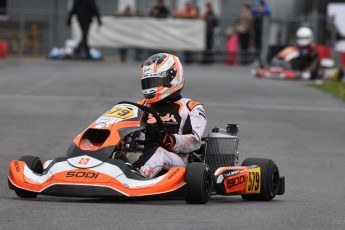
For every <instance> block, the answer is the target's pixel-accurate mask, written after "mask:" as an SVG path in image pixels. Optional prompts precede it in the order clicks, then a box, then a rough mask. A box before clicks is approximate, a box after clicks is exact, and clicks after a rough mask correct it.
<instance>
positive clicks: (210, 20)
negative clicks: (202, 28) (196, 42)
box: [201, 2, 218, 63]
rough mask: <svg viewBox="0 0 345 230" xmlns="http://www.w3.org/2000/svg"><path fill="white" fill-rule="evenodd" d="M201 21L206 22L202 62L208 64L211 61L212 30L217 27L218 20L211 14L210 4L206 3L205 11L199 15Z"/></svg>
mask: <svg viewBox="0 0 345 230" xmlns="http://www.w3.org/2000/svg"><path fill="white" fill-rule="evenodd" d="M201 19H202V20H204V21H205V22H206V51H205V52H204V59H203V61H202V62H203V63H210V62H212V61H213V55H212V47H213V32H214V29H215V28H216V27H217V26H218V19H217V17H216V15H215V14H214V12H213V8H212V4H211V3H209V2H208V3H206V11H205V13H204V14H202V15H201Z"/></svg>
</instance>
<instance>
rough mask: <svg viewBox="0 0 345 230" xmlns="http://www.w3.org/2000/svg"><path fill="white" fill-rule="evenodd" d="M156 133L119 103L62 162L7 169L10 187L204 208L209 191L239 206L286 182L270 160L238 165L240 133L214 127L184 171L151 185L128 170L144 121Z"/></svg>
mask: <svg viewBox="0 0 345 230" xmlns="http://www.w3.org/2000/svg"><path fill="white" fill-rule="evenodd" d="M149 113H150V114H152V115H153V116H154V117H155V118H156V120H157V124H158V126H159V128H162V127H163V126H162V121H161V120H160V117H159V115H158V114H157V113H156V112H155V111H153V110H152V109H151V108H149V107H146V106H142V105H138V104H135V103H131V102H121V103H118V104H117V105H115V106H114V107H113V108H112V109H111V110H109V111H107V112H106V113H105V114H103V115H102V116H101V117H100V118H98V119H97V120H96V121H95V122H93V123H92V124H91V125H90V126H89V127H88V128H87V129H86V130H84V131H83V132H82V133H80V134H79V135H77V136H76V138H75V139H74V141H73V143H72V144H71V146H70V148H69V149H68V151H67V156H66V157H58V158H55V159H54V160H49V161H47V162H45V163H44V164H42V162H41V160H40V159H39V158H38V157H35V156H23V157H22V158H21V159H20V160H13V161H11V162H10V174H9V176H8V183H9V188H10V189H12V190H14V191H15V192H16V194H17V195H18V196H19V197H23V198H35V197H37V195H38V194H42V195H53V196H73V197H99V198H104V197H115V196H124V197H139V196H152V195H158V194H165V195H169V196H183V197H185V199H186V201H187V203H206V202H207V201H208V200H209V198H210V196H211V193H212V191H213V188H214V194H220V195H241V196H242V198H243V199H245V200H266V201H269V200H272V199H273V198H274V197H275V196H276V195H282V194H284V192H285V179H284V177H280V175H279V170H278V167H277V166H276V164H275V163H274V162H273V161H272V160H268V159H260V158H249V159H246V160H244V162H243V163H242V165H241V166H237V160H238V142H239V140H238V138H237V133H238V126H237V125H228V126H227V129H226V130H222V129H219V128H215V129H213V130H212V132H211V133H210V135H209V136H208V137H206V138H204V144H203V145H202V147H201V148H200V149H199V150H198V151H196V152H193V153H190V154H189V163H188V165H187V167H173V168H171V169H170V170H169V171H167V172H165V173H164V174H163V173H162V174H161V175H160V176H157V177H155V178H152V179H147V178H144V177H142V176H141V175H139V174H138V173H137V172H136V171H134V170H132V169H131V167H130V166H129V165H127V164H126V163H125V161H123V160H121V159H123V158H124V157H125V156H126V157H128V158H129V159H130V160H131V161H132V162H133V161H134V160H135V159H137V157H138V156H139V154H140V153H141V152H138V153H136V158H133V152H134V154H135V151H140V150H142V148H141V147H140V146H142V145H144V144H146V143H149V142H150V140H137V138H136V137H137V136H138V134H139V132H145V129H146V120H147V116H148V114H149Z"/></svg>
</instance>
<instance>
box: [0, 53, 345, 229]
mask: <svg viewBox="0 0 345 230" xmlns="http://www.w3.org/2000/svg"><path fill="white" fill-rule="evenodd" d="M139 67H140V63H128V64H121V63H118V62H116V61H106V62H101V63H93V62H72V61H66V62H59V61H47V60H40V59H37V60H31V59H22V60H20V59H19V60H17V59H10V60H5V61H4V60H3V61H0V166H1V167H0V169H1V170H0V178H1V179H0V183H1V187H0V229H51V230H53V229H150V230H151V229H164V230H168V229H237V228H238V229H239V228H241V229H344V226H345V218H344V216H345V195H344V189H345V179H344V178H345V173H344V172H345V168H344V165H345V141H344V140H345V139H344V136H345V104H343V103H342V102H340V101H339V100H338V99H336V98H333V97H332V96H330V95H327V94H325V93H323V92H321V91H318V90H317V89H314V88H312V87H309V86H307V83H305V82H292V81H279V80H258V79H255V78H253V77H252V76H250V74H249V73H250V72H249V69H248V68H243V67H228V66H225V65H218V64H217V65H208V66H201V65H199V64H193V65H189V66H186V68H185V73H186V87H185V89H184V93H183V95H184V96H185V97H190V98H193V99H195V100H199V101H201V102H202V103H204V105H205V107H206V113H207V116H208V128H207V130H210V129H211V128H212V127H215V126H220V127H221V126H224V125H225V124H226V123H230V122H232V123H238V124H239V125H240V141H241V143H240V156H241V161H242V160H243V159H244V158H246V157H251V156H254V157H266V158H271V159H273V160H274V161H275V162H276V163H277V165H278V167H279V169H280V172H281V174H282V175H285V177H286V194H285V195H284V196H278V197H276V199H275V200H273V201H272V202H245V201H242V200H241V198H240V197H214V198H213V199H212V200H211V201H210V202H209V203H208V204H207V205H187V204H186V203H185V202H184V201H183V200H152V199H151V200H135V201H130V202H123V201H107V200H97V199H80V198H79V199H73V198H57V197H46V196H39V197H38V198H37V199H34V200H25V199H19V198H17V197H16V195H15V193H14V192H13V191H11V190H9V189H8V187H7V175H8V165H9V161H10V160H11V159H18V158H19V157H21V156H22V155H37V156H39V157H41V158H42V159H43V160H47V159H51V158H54V157H56V156H63V155H64V153H65V151H66V150H67V148H68V146H69V144H70V142H71V140H72V139H73V137H74V136H75V135H76V134H78V132H80V131H82V130H83V129H84V128H85V127H87V126H88V125H89V123H91V122H92V121H93V120H94V119H95V118H97V117H98V116H99V115H100V114H102V112H104V111H105V110H107V109H108V108H110V107H111V106H112V105H113V104H114V103H115V102H116V101H120V100H122V99H127V100H132V101H134V100H136V99H138V98H140V83H139V82H140V81H139Z"/></svg>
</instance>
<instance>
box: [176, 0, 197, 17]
mask: <svg viewBox="0 0 345 230" xmlns="http://www.w3.org/2000/svg"><path fill="white" fill-rule="evenodd" d="M197 15H198V11H197V10H196V8H195V7H193V5H192V3H190V2H186V4H185V8H184V9H180V10H176V11H175V12H174V13H173V16H174V17H176V18H196V17H197Z"/></svg>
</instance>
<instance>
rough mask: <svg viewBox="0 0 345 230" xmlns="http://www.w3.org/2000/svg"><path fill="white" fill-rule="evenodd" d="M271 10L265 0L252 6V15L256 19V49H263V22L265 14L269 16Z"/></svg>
mask: <svg viewBox="0 0 345 230" xmlns="http://www.w3.org/2000/svg"><path fill="white" fill-rule="evenodd" d="M270 14H271V10H270V8H269V6H268V5H267V4H266V2H265V1H260V4H259V5H258V6H256V7H253V8H252V15H253V19H254V43H255V47H256V49H258V50H260V49H261V42H262V23H263V18H264V17H265V16H269V15H270Z"/></svg>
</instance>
